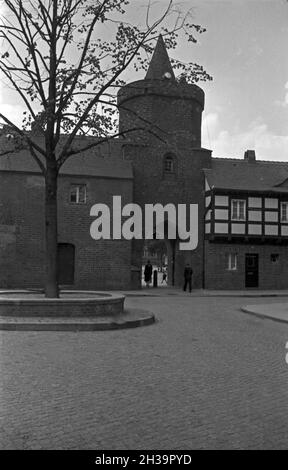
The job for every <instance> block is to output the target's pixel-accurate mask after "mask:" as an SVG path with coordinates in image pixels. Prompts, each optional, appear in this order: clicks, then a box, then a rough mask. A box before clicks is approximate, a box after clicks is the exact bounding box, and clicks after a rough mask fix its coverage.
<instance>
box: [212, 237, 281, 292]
mask: <svg viewBox="0 0 288 470" xmlns="http://www.w3.org/2000/svg"><path fill="white" fill-rule="evenodd" d="M226 253H236V254H237V270H236V271H228V270H227V265H226ZM246 253H251V254H253V253H258V255H259V289H287V288H288V264H287V257H288V247H287V246H280V245H251V244H248V243H246V244H244V243H243V244H234V243H233V244H228V243H227V244H225V243H221V244H220V243H210V242H208V241H206V242H205V287H206V288H207V289H232V290H233V289H245V254H246ZM271 254H279V260H278V261H277V262H276V263H273V262H272V261H271Z"/></svg>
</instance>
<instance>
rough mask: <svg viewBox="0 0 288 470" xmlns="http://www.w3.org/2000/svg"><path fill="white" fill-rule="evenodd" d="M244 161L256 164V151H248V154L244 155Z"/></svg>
mask: <svg viewBox="0 0 288 470" xmlns="http://www.w3.org/2000/svg"><path fill="white" fill-rule="evenodd" d="M244 160H246V161H247V162H248V163H254V162H256V153H255V150H246V152H245V153H244Z"/></svg>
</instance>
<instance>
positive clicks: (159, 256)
mask: <svg viewBox="0 0 288 470" xmlns="http://www.w3.org/2000/svg"><path fill="white" fill-rule="evenodd" d="M175 247H176V242H175V240H169V239H168V238H165V239H163V240H158V239H156V236H155V235H154V239H153V240H145V241H144V244H143V253H142V286H145V285H146V283H145V279H144V270H145V265H146V264H147V262H148V261H150V263H151V264H152V279H151V286H152V285H153V273H154V271H155V270H157V280H158V287H167V286H174V285H175Z"/></svg>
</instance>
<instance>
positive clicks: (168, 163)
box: [163, 153, 177, 175]
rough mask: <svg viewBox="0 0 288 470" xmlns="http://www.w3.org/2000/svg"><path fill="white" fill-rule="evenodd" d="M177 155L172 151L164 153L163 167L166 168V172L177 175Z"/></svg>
mask: <svg viewBox="0 0 288 470" xmlns="http://www.w3.org/2000/svg"><path fill="white" fill-rule="evenodd" d="M176 163H177V161H176V157H175V155H173V154H172V153H166V155H164V161H163V169H164V174H165V175H167V174H171V175H175V173H176Z"/></svg>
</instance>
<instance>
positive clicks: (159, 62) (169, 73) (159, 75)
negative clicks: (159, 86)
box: [145, 34, 175, 80]
mask: <svg viewBox="0 0 288 470" xmlns="http://www.w3.org/2000/svg"><path fill="white" fill-rule="evenodd" d="M145 78H146V79H148V80H155V79H156V80H157V79H158V80H159V79H163V78H168V79H169V78H170V79H173V80H175V75H174V72H173V68H172V65H171V62H170V59H169V56H168V53H167V49H166V46H165V43H164V40H163V37H162V35H161V34H160V36H159V38H158V41H157V44H156V47H155V50H154V53H153V56H152V59H151V62H150V65H149V68H148V72H147V74H146V77H145Z"/></svg>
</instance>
